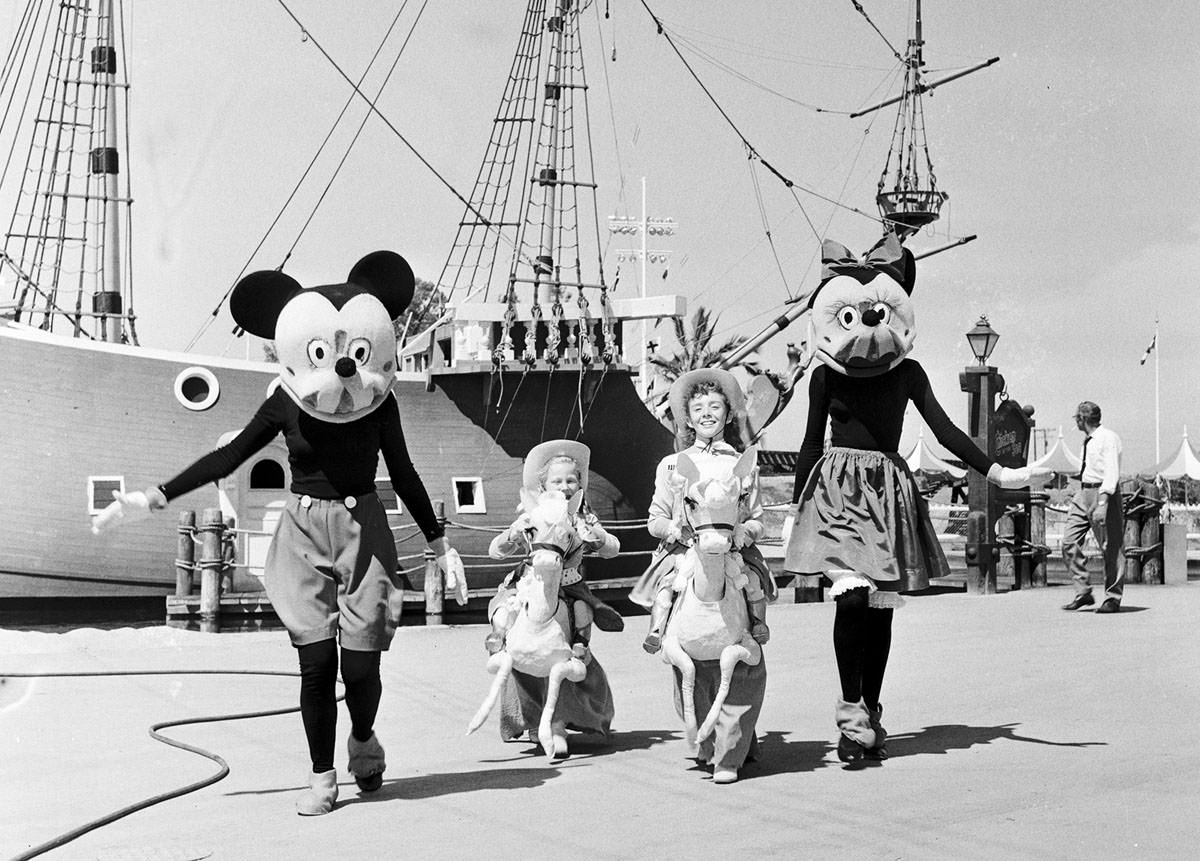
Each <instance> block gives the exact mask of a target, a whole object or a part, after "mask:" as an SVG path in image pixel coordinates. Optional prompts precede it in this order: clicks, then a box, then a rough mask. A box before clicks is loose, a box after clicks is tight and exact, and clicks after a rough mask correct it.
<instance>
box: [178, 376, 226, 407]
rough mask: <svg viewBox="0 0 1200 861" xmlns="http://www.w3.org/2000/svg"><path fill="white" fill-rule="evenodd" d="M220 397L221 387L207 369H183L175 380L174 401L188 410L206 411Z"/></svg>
mask: <svg viewBox="0 0 1200 861" xmlns="http://www.w3.org/2000/svg"><path fill="white" fill-rule="evenodd" d="M220 396H221V385H220V384H219V383H218V382H217V378H216V375H214V374H213V372H212V371H210V370H209V369H208V368H184V369H183V370H182V371H180V372H179V376H177V377H176V378H175V400H177V401H179V403H181V404H183V405H184V406H185V407H187V408H188V409H189V410H195V411H196V412H200V411H202V410H206V409H208V408H209V407H211V406H212V405H213V404H215V403H216V402H217V398H219V397H220Z"/></svg>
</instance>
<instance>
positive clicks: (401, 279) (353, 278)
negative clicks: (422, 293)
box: [346, 251, 416, 320]
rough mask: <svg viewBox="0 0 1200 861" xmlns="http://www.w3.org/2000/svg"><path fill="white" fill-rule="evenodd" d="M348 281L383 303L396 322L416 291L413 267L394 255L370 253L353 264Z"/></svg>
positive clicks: (380, 252)
mask: <svg viewBox="0 0 1200 861" xmlns="http://www.w3.org/2000/svg"><path fill="white" fill-rule="evenodd" d="M346 280H347V281H348V282H349V283H351V284H354V285H356V286H358V287H361V288H362V289H363V290H364V291H366V292H367V293H370V294H371V295H372V296H374V297H375V298H376V299H378V300H379V301H380V302H382V303H383V307H384V308H386V309H387V312H388V316H390V317H391V319H393V320H395V319H396V318H397V317H399V316H400V315H401V314H403V313H404V310H405V309H406V308H407V307H408V305H409V303H410V302H412V298H413V292H414V290H415V289H416V278H414V277H413V271H412V267H410V266H409V265H408V261H407V260H405V259H404V258H403V257H401V256H400V255H399V254H397V253H396V252H394V251H373V252H371V253H370V254H368V255H367V256H366V257H364V258H363V259H362V260H360V261H358V262H357V263H355V264H354V268H353V269H351V270H350V276H349V277H348V278H347V279H346Z"/></svg>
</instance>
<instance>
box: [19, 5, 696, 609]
mask: <svg viewBox="0 0 1200 861" xmlns="http://www.w3.org/2000/svg"><path fill="white" fill-rule="evenodd" d="M578 18H579V16H578V9H577V8H576V7H575V5H574V4H573V3H572V2H570V0H555V2H553V3H551V4H550V5H549V6H548V5H547V3H546V2H545V0H529V3H528V7H527V9H526V14H525V17H524V21H523V25H522V29H521V33H520V37H519V43H518V47H517V51H516V54H515V59H514V62H513V65H512V69H511V72H510V75H509V79H508V83H507V85H506V87H505V90H504V93H503V96H502V99H501V103H500V107H499V109H498V111H497V112H496V114H495V121H494V124H493V132H492V135H491V140H490V141H489V143H488V147H487V151H486V154H485V157H484V159H483V163H482V166H481V168H480V170H479V173H478V176H477V179H476V182H475V186H474V189H473V190H472V192H471V193H470V195H469V196H467V197H465V198H464V201H465V207H464V209H465V212H464V215H463V218H462V220H461V223H460V224H459V228H458V232H457V236H456V237H455V240H454V242H453V244H452V247H451V251H450V254H449V257H448V259H447V262H446V265H445V268H444V270H443V272H442V274H441V276H440V277H439V279H438V281H437V282H436V285H435V289H434V290H433V291H431V292H430V297H431V299H432V300H434V301H436V300H438V299H446V300H448V301H447V304H446V307H445V310H444V312H443V313H440V314H436V315H435V317H436V320H435V323H434V325H432V326H429V327H428V328H426V329H425V330H424V331H420V332H410V331H408V329H407V326H408V325H410V324H411V320H410V321H406V324H405V325H406V329H405V335H406V338H405V343H404V347H403V350H402V362H401V367H400V369H399V371H398V373H397V377H396V387H395V392H396V396H397V398H398V401H399V403H400V409H401V413H402V415H403V417H404V421H405V424H406V426H407V427H409V428H419V429H420V431H419V432H411V431H410V433H409V434H408V446H409V451H410V453H411V455H412V458H413V461H414V463H415V464H416V466H417V469H418V472H419V473H420V474H421V476H422V478H423V480H424V482H425V485H426V487H427V488H428V490H429V492H430V495H431V497H432V498H433V499H434V500H435V504H437V502H439V501H440V502H441V504H442V505H443V506H444V512H445V517H446V520H447V525H448V534H449V536H450V538H451V540H452V542H453V543H454V545H455V546H456V547H457V548H458V549H459V550H460V552H461V553H462V555H463V558H464V561H465V562H466V567H467V576H468V581H469V584H470V586H471V587H472V588H475V589H486V588H488V587H490V586H494V585H495V584H496V583H498V582H499V580H500V579H501V578H502V577H503V576H504V574H505V573H507V570H508V567H509V566H508V565H506V564H497V563H494V562H492V561H491V560H490V559H488V558H487V556H486V548H487V545H488V543H489V540H490V538H491V537H492V535H493V534H494V533H495V532H496V531H498V530H499V529H501V528H504V527H506V526H507V525H508V523H509V522H510V521H511V519H512V517H513V505H514V501H515V500H516V499H517V498H518V488H519V486H520V480H521V461H522V458H523V456H524V455H525V453H526V452H528V450H529V449H530V448H531V447H532V446H533V445H535V444H536V443H538V442H540V441H542V440H544V439H548V438H557V437H570V438H573V439H578V440H580V441H581V442H584V443H586V444H587V445H588V446H590V447H591V450H592V461H591V475H590V481H589V494H588V504H589V505H590V506H591V508H592V509H593V510H594V511H595V513H596V514H597V515H598V516H599V517H600V518H601V520H602V521H603V522H605V523H606V524H608V525H609V527H610V528H613V529H618V530H622V531H621V532H619V534H620V538H621V541H622V545H623V550H624V552H623V554H622V556H621V557H619V558H617V559H614V560H607V561H597V562H596V563H595V564H593V565H592V567H591V569H590V575H589V576H591V577H593V578H598V579H605V578H616V577H624V576H631V575H633V574H635V573H636V572H637V571H639V570H640V569H641V568H642V567H644V565H645V557H646V551H648V549H649V548H650V547H651V546H652V539H651V538H650V536H649V535H648V534H647V533H646V532H645V528H644V522H645V517H646V509H647V505H648V504H649V500H650V497H651V495H652V489H653V487H652V485H653V475H654V469H655V466H656V464H657V462H658V460H659V459H660V458H661V457H662V456H663V455H665V454H667V453H668V452H670V451H671V450H672V445H673V438H672V435H671V433H670V432H669V431H668V430H667V428H666V427H665V426H664V425H663V424H662V422H661V421H660V420H659V419H658V418H656V417H655V416H654V415H652V414H651V412H650V411H648V410H647V409H646V408H645V406H644V405H643V402H642V400H641V398H640V396H639V394H638V392H637V390H636V387H635V383H634V377H635V376H636V369H635V368H634V367H632V366H631V365H630V364H628V363H627V362H626V361H625V351H626V341H625V333H624V328H625V326H626V325H627V324H628V323H629V322H630V321H634V320H640V319H645V318H657V317H663V316H672V315H676V314H680V313H682V311H683V303H682V300H680V299H678V298H677V297H653V298H649V299H637V298H633V299H622V300H617V299H615V298H613V297H612V295H611V289H610V286H609V285H608V284H607V283H606V277H605V273H604V269H603V261H602V254H601V252H600V250H599V248H596V247H593V248H590V249H589V248H588V245H587V243H588V241H589V237H590V238H593V239H594V240H595V243H596V244H598V236H599V229H598V226H597V224H596V217H597V216H596V202H595V190H596V180H595V177H593V176H592V175H591V172H590V153H588V151H587V148H588V147H590V142H588V141H586V140H585V139H583V138H584V137H585V136H586V130H587V128H588V127H587V124H586V122H584V121H583V119H582V118H581V112H582V110H583V109H584V107H585V105H583V104H582V103H581V99H582V98H584V97H585V95H586V87H587V81H586V76H585V67H584V62H583V52H582V46H581V44H580V39H579V20H578ZM121 23H122V12H121V5H120V2H119V0H100V2H99V3H97V4H94V5H89V4H76V3H69V2H62V3H59V4H41V3H30V4H29V8H28V10H27V12H26V14H25V15H24V16H23V17H22V20H21V24H20V27H19V29H18V32H17V35H16V38H15V39H14V44H13V49H12V50H11V51H10V58H17V60H18V61H19V60H20V59H21V58H23V57H25V56H30V57H32V56H36V57H37V58H38V60H39V61H40V62H41V66H40V67H39V68H37V69H29V68H26V67H25V66H23V65H22V64H20V63H19V62H14V63H11V64H10V65H9V66H6V68H5V71H4V79H3V90H2V93H3V98H4V100H5V102H6V103H7V104H8V105H17V106H19V107H20V109H19V110H16V111H5V116H6V117H7V116H10V114H11V115H13V116H16V117H17V118H18V119H20V118H23V117H22V115H24V114H25V113H26V108H28V110H30V111H32V112H34V113H35V114H36V115H35V116H33V118H32V119H33V122H32V123H28V126H27V128H28V129H29V131H28V132H27V133H25V134H24V137H23V138H22V137H20V132H16V131H10V130H9V129H5V130H3V133H2V134H3V135H4V137H3V138H2V139H4V140H9V139H13V140H17V139H18V138H19V139H20V140H21V141H23V146H24V152H25V161H24V165H23V170H19V171H16V172H14V173H13V174H12V176H14V177H15V178H14V179H13V183H14V184H15V186H16V189H17V190H16V201H17V205H16V207H15V210H14V215H13V217H12V220H11V221H10V224H9V225H8V229H7V231H6V233H5V237H4V248H3V256H2V258H0V267H2V268H3V270H4V272H5V279H6V281H7V283H9V284H10V285H11V287H12V290H11V298H9V299H8V300H7V301H5V303H4V305H3V306H2V308H3V312H2V314H0V415H3V416H5V440H6V443H5V445H4V446H3V447H2V448H0V473H2V474H3V475H4V478H5V481H4V489H3V504H2V505H0V513H2V516H3V521H4V528H3V540H0V598H4V599H6V600H8V599H12V598H17V597H21V598H39V599H44V598H59V597H90V596H113V597H120V596H124V597H133V596H147V595H165V594H168V593H170V592H172V591H173V590H174V588H175V559H176V546H177V539H178V535H177V523H176V522H175V520H174V519H173V518H172V517H171V516H170V515H169V514H165V515H159V516H156V517H153V518H149V519H148V520H147V521H143V522H142V523H138V524H134V525H131V526H129V527H128V528H125V529H122V530H119V531H118V532H117V533H115V534H112V535H111V536H109V535H105V536H101V537H99V538H97V537H95V536H93V535H92V534H91V532H90V528H89V522H90V516H91V515H93V514H95V513H97V512H98V511H99V510H101V509H102V508H103V507H104V506H105V505H106V504H107V503H108V502H109V501H110V499H111V494H112V491H113V490H134V489H140V488H141V487H144V486H146V485H147V484H150V483H153V482H156V481H160V480H163V479H164V478H166V477H168V476H170V475H172V474H174V473H175V472H176V471H178V470H179V469H180V468H182V467H183V466H184V465H186V464H187V463H189V462H190V461H191V460H192V459H194V458H195V457H197V456H198V455H199V454H202V453H203V452H205V451H207V450H210V449H212V448H214V447H215V446H216V445H218V444H220V443H221V442H222V441H223V440H225V439H228V438H229V436H230V435H231V434H232V433H235V432H236V431H237V430H238V429H239V428H240V427H241V426H242V424H244V423H245V422H246V421H248V420H249V418H250V416H252V415H253V414H254V412H255V410H256V408H257V407H258V405H259V404H260V403H261V401H262V400H263V398H264V397H265V396H266V395H267V394H268V393H269V391H270V389H271V386H273V385H275V376H276V371H275V369H274V367H273V366H272V365H271V364H269V363H266V362H256V361H249V360H237V359H219V358H215V357H209V356H200V355H196V354H192V353H184V352H173V351H166V350H158V349H149V348H145V347H142V346H139V343H138V334H137V328H136V324H137V317H136V315H135V313H134V308H133V299H132V290H131V287H130V284H131V280H130V279H129V277H128V275H129V273H130V271H131V264H132V262H133V261H132V260H131V259H130V245H129V243H128V235H129V234H128V230H129V227H128V212H129V204H130V198H131V195H130V192H129V179H128V165H127V163H126V162H125V160H124V159H123V157H122V154H121V143H120V141H121V133H122V130H123V128H124V127H125V124H126V122H127V118H128V114H127V94H128V90H129V86H128V82H127V80H126V77H125V73H124V70H123V68H122V62H121V61H122V59H123V56H124V51H123V50H122V48H121V46H120V42H119V37H120V34H121V32H122V26H121ZM43 30H48V31H49V32H50V33H52V34H54V36H53V50H50V51H47V52H39V51H36V50H32V48H33V46H34V45H35V41H36V39H37V38H38V37H39V35H40V32H41V31H43ZM29 65H30V66H32V65H33V64H32V63H31V64H29ZM31 71H32V72H33V73H32V74H28V73H29V72H31ZM23 72H24V73H26V74H22V73H23ZM39 87H40V89H39ZM29 106H32V107H29ZM25 119H28V118H25ZM577 138H580V139H578V140H577ZM14 145H15V144H14ZM6 172H7V169H6ZM3 179H4V178H3V177H0V180H3ZM0 185H2V182H0ZM510 190H511V192H512V193H511V194H510ZM589 228H590V229H589ZM415 310H417V311H420V310H421V309H415ZM426 310H427V309H426ZM414 316H415V315H414ZM630 439H636V440H637V441H638V443H637V445H629V444H628V440H630ZM380 472H381V477H380V479H379V487H380V491H381V494H382V495H383V497H384V499H385V501H387V500H390V501H388V502H386V505H387V507H388V508H389V509H390V516H391V517H392V523H393V528H394V530H395V534H396V538H397V548H398V551H399V555H400V557H401V560H402V568H405V565H407V566H408V567H407V568H405V570H404V573H405V574H406V576H408V577H409V579H410V582H411V583H412V585H413V586H414V587H415V588H420V586H421V572H422V570H423V568H422V565H421V562H420V555H421V550H422V547H423V542H422V540H421V538H420V536H419V533H418V532H417V530H416V528H415V526H414V525H413V524H412V521H411V519H410V518H408V517H407V515H406V514H405V513H404V512H403V511H402V510H401V509H400V506H399V503H397V502H395V494H394V493H391V490H390V487H388V484H387V480H386V471H384V470H382V469H381V471H380ZM287 473H288V464H287V456H286V449H285V448H284V446H283V443H282V442H281V441H279V440H276V441H275V442H274V443H272V444H271V445H269V446H268V447H267V448H266V449H264V450H263V451H262V452H260V453H259V454H258V455H257V456H256V457H255V458H253V459H251V461H250V462H248V463H246V464H244V465H243V466H242V467H241V468H240V469H238V470H237V471H236V472H235V473H234V474H232V475H231V476H229V477H228V478H227V479H225V480H224V481H222V482H221V483H220V485H219V486H218V487H217V488H216V489H215V490H210V491H204V490H200V491H196V492H195V493H193V494H191V495H190V496H189V497H186V498H185V499H183V500H180V501H178V502H177V503H176V504H175V505H174V506H173V508H175V509H185V508H189V507H194V508H204V507H210V506H211V507H218V506H219V507H220V508H221V509H222V511H223V513H224V514H225V515H227V516H229V517H232V518H234V520H235V523H236V526H237V528H238V529H239V530H240V531H242V532H243V534H244V535H245V536H246V544H245V545H244V546H243V547H242V550H241V556H242V558H243V560H245V561H246V562H247V564H249V565H250V566H251V568H252V569H253V566H254V565H255V563H256V561H260V560H261V557H262V555H263V552H264V550H265V543H266V540H267V535H268V534H269V532H270V530H271V526H272V522H273V518H274V517H276V516H277V513H278V509H279V507H280V505H281V504H282V500H283V499H284V498H285V494H286V492H287V491H286V489H287V486H288V474H287Z"/></svg>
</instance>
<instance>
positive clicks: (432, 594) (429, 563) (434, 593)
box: [425, 550, 446, 625]
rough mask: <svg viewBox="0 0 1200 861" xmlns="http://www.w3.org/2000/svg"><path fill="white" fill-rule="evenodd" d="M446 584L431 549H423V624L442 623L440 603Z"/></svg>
mask: <svg viewBox="0 0 1200 861" xmlns="http://www.w3.org/2000/svg"><path fill="white" fill-rule="evenodd" d="M445 591H446V584H445V580H444V576H443V574H442V569H441V568H440V567H439V566H438V564H437V557H436V556H434V555H433V551H432V550H426V551H425V624H426V625H440V624H442V603H443V601H444V595H445Z"/></svg>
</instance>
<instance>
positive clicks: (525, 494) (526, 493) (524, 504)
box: [519, 487, 538, 514]
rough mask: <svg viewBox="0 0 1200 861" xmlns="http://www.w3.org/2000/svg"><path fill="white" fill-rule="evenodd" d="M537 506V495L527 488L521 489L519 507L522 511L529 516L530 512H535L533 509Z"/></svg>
mask: <svg viewBox="0 0 1200 861" xmlns="http://www.w3.org/2000/svg"><path fill="white" fill-rule="evenodd" d="M537 504H538V498H537V494H535V493H531V492H530V490H529V488H527V487H522V488H521V505H520V506H519V507H520V510H521V511H523V512H525V513H526V514H528V513H529V512H531V511H533V509H535V508H537Z"/></svg>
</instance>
